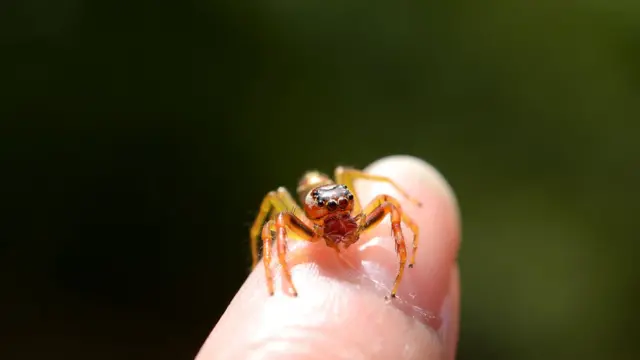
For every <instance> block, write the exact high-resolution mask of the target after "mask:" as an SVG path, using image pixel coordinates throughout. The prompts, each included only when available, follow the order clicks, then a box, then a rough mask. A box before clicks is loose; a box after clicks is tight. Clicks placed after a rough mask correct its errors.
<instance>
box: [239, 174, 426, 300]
mask: <svg viewBox="0 0 640 360" xmlns="http://www.w3.org/2000/svg"><path fill="white" fill-rule="evenodd" d="M334 178H335V181H334V180H333V179H331V178H330V177H329V176H327V175H325V174H323V173H321V172H318V171H308V172H306V173H305V174H304V176H303V177H302V178H301V179H300V181H299V182H298V187H297V191H296V192H297V195H298V198H299V200H300V203H301V204H302V208H300V206H299V205H298V204H296V202H295V200H294V199H293V197H292V196H291V194H290V193H289V191H287V189H285V188H284V187H279V188H278V189H277V190H276V191H271V192H269V193H268V194H267V195H266V196H265V197H264V200H263V201H262V204H261V206H260V211H259V213H258V215H257V217H256V219H255V222H254V223H253V226H252V227H251V230H250V236H251V254H252V259H253V267H254V268H255V266H256V265H257V263H258V239H259V235H261V236H260V238H261V239H262V242H263V248H262V261H263V263H264V269H265V276H266V280H267V290H268V292H269V295H270V296H272V295H273V294H274V290H273V275H272V273H271V256H272V243H273V242H274V240H275V243H276V246H277V255H278V260H279V262H280V265H281V266H282V273H283V277H284V279H285V280H286V281H287V282H288V283H289V293H290V294H291V295H293V296H298V291H297V290H296V288H295V286H294V284H293V281H292V279H291V271H290V269H289V267H288V266H287V263H286V253H287V239H288V234H287V232H288V231H289V230H290V231H291V232H293V235H296V237H298V238H300V239H302V240H306V241H310V242H316V241H319V240H324V241H325V243H326V245H327V246H329V247H331V248H333V249H334V250H336V252H340V248H341V247H342V249H347V248H348V247H349V246H351V245H352V244H354V243H355V242H357V241H358V240H359V239H360V236H361V235H362V233H363V232H365V231H367V230H370V229H372V228H373V227H375V226H376V225H378V224H379V223H380V222H381V221H382V219H383V218H384V217H385V216H386V215H387V214H390V215H391V230H392V234H393V237H394V240H395V245H396V253H397V254H398V258H399V265H400V266H399V269H398V272H397V274H396V278H395V282H394V284H393V289H392V290H391V297H392V298H395V297H396V293H397V291H398V287H399V286H400V281H401V280H402V276H403V274H404V267H405V264H406V260H407V250H406V245H405V240H404V236H403V234H402V229H401V223H404V224H405V225H406V226H408V227H409V228H410V229H411V231H412V232H413V244H412V245H413V253H412V255H411V261H410V262H409V267H410V268H412V267H413V265H414V264H415V258H416V251H417V249H418V226H417V225H416V223H415V222H414V221H413V220H412V219H411V218H409V217H408V216H407V215H406V214H405V213H404V212H403V211H402V208H401V207H400V203H399V202H398V200H396V199H395V198H394V197H392V196H390V195H378V196H376V197H375V198H374V199H373V200H372V201H371V202H370V203H369V204H368V205H367V206H366V207H364V209H363V208H362V207H361V205H360V201H359V199H358V196H357V195H356V194H355V193H354V192H352V190H351V189H354V187H353V182H354V181H355V180H357V179H363V180H373V181H380V182H386V183H388V184H390V185H392V186H393V187H394V188H395V189H396V190H397V191H398V192H399V193H400V194H402V195H403V196H404V197H406V198H407V199H408V200H409V201H411V202H412V203H413V204H415V205H416V206H422V205H421V204H420V202H418V201H417V200H415V199H413V198H412V197H410V196H409V195H408V194H407V193H406V192H405V191H403V190H402V189H401V188H400V186H398V185H397V184H396V183H395V182H394V181H393V180H391V179H389V178H387V177H383V176H378V175H372V174H368V173H365V172H363V171H360V170H357V169H354V168H347V167H342V166H340V167H337V168H336V169H335V176H334ZM269 214H272V216H271V217H269V220H268V221H267V222H266V223H265V221H266V220H267V218H268V216H269ZM261 227H262V232H261V234H260V231H261Z"/></svg>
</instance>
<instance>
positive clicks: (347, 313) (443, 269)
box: [197, 156, 459, 360]
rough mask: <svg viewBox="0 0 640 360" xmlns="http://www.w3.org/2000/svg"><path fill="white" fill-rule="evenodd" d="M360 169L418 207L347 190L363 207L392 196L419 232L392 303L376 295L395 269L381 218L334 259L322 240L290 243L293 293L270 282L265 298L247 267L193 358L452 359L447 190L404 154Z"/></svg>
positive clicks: (453, 281)
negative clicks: (403, 193)
mask: <svg viewBox="0 0 640 360" xmlns="http://www.w3.org/2000/svg"><path fill="white" fill-rule="evenodd" d="M366 170H367V171H368V172H371V173H374V174H378V175H384V176H388V177H390V178H392V179H393V180H394V181H396V182H397V183H398V184H399V185H400V186H401V187H402V188H404V189H405V190H406V191H407V192H408V193H409V194H411V195H412V196H413V197H416V198H417V199H418V200H420V201H421V203H422V204H423V206H422V207H421V208H417V207H415V206H414V205H412V204H411V203H410V202H409V201H407V200H406V199H403V198H402V197H400V196H399V194H397V192H396V191H395V190H394V189H393V187H391V186H389V185H388V184H384V183H372V182H368V183H365V182H362V183H361V184H357V185H356V191H357V193H358V195H359V196H360V197H361V199H362V200H363V202H364V203H366V202H367V201H370V200H371V199H372V198H373V197H374V196H375V195H378V194H383V193H384V194H390V195H392V196H395V197H397V198H398V200H399V201H400V202H401V204H402V207H403V209H404V210H405V211H406V212H407V214H409V216H411V217H412V218H413V219H414V220H415V222H416V223H417V224H418V226H419V229H420V236H419V244H420V246H419V250H418V252H417V259H416V264H415V267H414V268H413V269H407V270H406V271H405V277H404V280H403V281H402V283H401V285H400V289H399V292H398V297H397V298H396V299H393V300H392V301H386V300H385V299H384V297H385V295H388V293H389V289H390V288H391V285H392V282H393V279H394V277H395V274H396V271H397V268H398V261H397V256H396V254H395V245H394V240H393V238H392V236H390V234H389V233H390V231H389V223H388V221H385V222H383V223H381V224H380V225H379V226H378V227H377V228H376V229H374V230H373V231H372V232H371V233H369V234H368V235H367V236H366V237H365V236H363V239H361V241H360V242H359V243H357V245H361V246H355V245H354V246H353V247H352V248H350V249H349V251H347V252H346V253H345V254H343V255H342V256H341V257H338V256H336V253H335V251H333V250H331V249H328V248H327V247H326V246H325V245H324V244H322V243H313V244H311V243H300V244H297V245H298V246H296V247H295V250H294V251H291V252H290V253H291V254H292V257H294V256H295V257H300V256H301V254H302V256H305V257H306V258H307V260H308V262H305V263H302V264H298V265H295V266H293V267H292V276H293V281H294V283H295V284H296V287H297V289H298V293H299V296H298V297H295V298H293V297H290V296H289V295H287V294H285V292H284V291H282V290H281V289H282V286H286V284H285V285H283V284H282V281H280V280H281V278H280V277H279V276H278V277H277V278H276V284H277V285H278V284H279V286H277V287H276V289H277V291H276V295H274V296H272V297H269V296H268V294H267V289H266V284H265V277H264V268H263V267H262V266H258V267H256V269H255V270H254V271H253V272H252V274H251V275H250V276H249V278H248V279H247V281H246V282H245V284H244V285H243V286H242V288H241V289H240V291H239V292H238V294H237V295H236V297H235V298H234V299H233V301H232V302H231V304H230V305H229V307H228V309H227V311H226V312H225V314H224V315H223V316H222V318H221V319H220V320H219V322H218V324H217V325H216V326H215V328H214V329H213V331H212V332H211V334H210V336H209V338H208V339H207V341H206V342H205V344H204V345H203V347H202V349H201V351H200V353H199V354H198V357H197V359H198V360H211V359H285V360H286V359H389V358H393V359H452V358H453V355H454V351H455V343H456V342H457V326H458V325H457V321H458V301H459V292H458V286H459V285H458V277H457V276H458V274H457V266H456V262H455V260H456V254H457V250H458V246H459V221H458V210H457V205H456V202H455V198H454V196H453V193H452V191H451V190H450V188H449V186H448V185H447V183H446V182H445V181H444V179H443V178H442V176H441V175H440V174H439V173H438V172H437V171H436V170H434V169H433V168H432V167H431V166H429V165H428V164H426V163H424V162H423V161H421V160H418V159H416V158H413V157H407V156H394V157H388V158H384V159H381V160H379V161H377V162H375V163H374V164H372V165H371V166H369V167H368V168H367V169H366ZM409 234H410V232H406V235H405V237H406V238H407V240H408V245H409V254H410V253H411V251H410V243H411V241H410V239H411V237H410V236H408V235H409ZM367 240H370V241H367ZM293 254H296V255H293ZM278 273H279V271H277V270H276V271H275V274H276V275H277V274H278Z"/></svg>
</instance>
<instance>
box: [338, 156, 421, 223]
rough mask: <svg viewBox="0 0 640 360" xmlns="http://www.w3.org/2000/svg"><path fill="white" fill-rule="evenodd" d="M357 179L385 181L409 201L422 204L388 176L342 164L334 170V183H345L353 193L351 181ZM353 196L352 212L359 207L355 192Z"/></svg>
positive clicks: (353, 188)
mask: <svg viewBox="0 0 640 360" xmlns="http://www.w3.org/2000/svg"><path fill="white" fill-rule="evenodd" d="M358 179H362V180H371V181H378V182H386V183H387V184H389V185H391V186H393V187H394V188H395V189H396V190H397V191H398V192H399V193H400V194H402V196H404V197H405V198H407V200H409V201H411V202H412V203H413V204H415V205H416V206H419V207H421V206H422V203H420V201H418V200H416V199H415V198H413V197H411V196H410V195H409V194H408V193H407V192H406V191H404V190H403V189H402V188H401V187H400V186H399V185H398V184H396V182H395V181H393V180H391V179H390V178H388V177H385V176H379V175H373V174H369V173H366V172H364V171H360V170H357V169H354V168H349V167H344V166H338V167H337V168H336V170H335V180H336V183H338V184H344V185H347V187H348V188H349V189H351V190H352V191H353V192H354V193H355V187H354V186H353V182H354V181H355V180H358ZM354 197H355V201H354V207H353V210H354V213H357V212H358V211H359V210H360V209H361V206H360V200H359V198H358V196H357V195H356V194H354Z"/></svg>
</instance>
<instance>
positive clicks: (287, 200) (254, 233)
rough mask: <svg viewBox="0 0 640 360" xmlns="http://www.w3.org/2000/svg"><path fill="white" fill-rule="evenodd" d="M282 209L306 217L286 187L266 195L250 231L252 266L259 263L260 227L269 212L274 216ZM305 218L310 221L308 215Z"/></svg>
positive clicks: (306, 221)
mask: <svg viewBox="0 0 640 360" xmlns="http://www.w3.org/2000/svg"><path fill="white" fill-rule="evenodd" d="M282 211H290V212H292V213H294V214H296V215H297V216H301V217H304V213H303V211H302V209H301V208H300V206H298V204H296V202H295V200H293V197H292V196H291V194H290V193H289V191H287V189H285V188H284V187H279V188H278V189H277V190H276V191H270V192H269V193H268V194H267V195H266V196H265V197H264V199H263V200H262V204H261V205H260V211H259V212H258V215H257V216H256V219H255V221H254V222H253V226H251V230H250V231H249V236H250V237H251V257H252V263H253V264H252V265H251V267H252V268H254V267H255V266H256V265H257V264H258V235H259V234H260V228H261V227H262V226H263V225H264V222H265V221H266V220H267V216H269V214H273V215H274V216H272V217H271V218H274V217H275V214H277V213H279V212H282ZM304 219H305V220H304V221H305V223H307V224H309V223H310V222H309V221H308V220H307V219H306V217H304Z"/></svg>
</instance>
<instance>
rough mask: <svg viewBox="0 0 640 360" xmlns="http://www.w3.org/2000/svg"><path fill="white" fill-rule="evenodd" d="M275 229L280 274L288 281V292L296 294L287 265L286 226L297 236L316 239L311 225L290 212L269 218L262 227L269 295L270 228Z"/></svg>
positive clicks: (271, 277) (270, 276) (308, 239)
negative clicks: (280, 268) (273, 218)
mask: <svg viewBox="0 0 640 360" xmlns="http://www.w3.org/2000/svg"><path fill="white" fill-rule="evenodd" d="M272 228H274V229H275V236H276V246H277V253H278V261H279V263H280V265H281V267H282V275H283V278H284V280H286V281H287V282H288V283H289V292H290V293H291V294H292V295H293V296H298V291H297V290H296V288H295V286H294V284H293V281H292V279H291V270H290V269H289V266H288V265H287V228H288V229H290V230H291V231H293V232H294V233H296V234H297V235H298V236H299V237H301V238H302V239H304V240H307V241H316V240H317V237H316V234H315V232H314V230H313V228H312V227H309V226H307V225H306V224H305V222H304V221H303V220H302V219H300V218H298V217H297V216H296V215H293V214H291V213H290V212H284V211H283V212H279V213H278V214H277V215H276V217H275V221H274V220H269V222H267V223H266V224H265V225H264V227H263V228H262V242H263V244H264V246H263V262H264V269H265V275H266V277H267V289H268V290H269V295H273V276H272V274H271V254H272V252H271V242H272V240H273V239H272V234H271V229H272Z"/></svg>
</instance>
